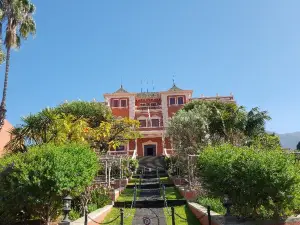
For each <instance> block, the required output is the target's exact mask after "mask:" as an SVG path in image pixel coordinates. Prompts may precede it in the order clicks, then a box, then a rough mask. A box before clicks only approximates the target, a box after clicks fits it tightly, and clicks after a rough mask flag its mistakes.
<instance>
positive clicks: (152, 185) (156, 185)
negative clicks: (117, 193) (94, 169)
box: [126, 182, 175, 189]
mask: <svg viewBox="0 0 300 225" xmlns="http://www.w3.org/2000/svg"><path fill="white" fill-rule="evenodd" d="M136 185H137V187H139V186H140V185H139V183H138V182H137V184H136ZM164 185H165V187H174V186H175V185H174V184H164ZM134 187H135V185H134V184H128V185H127V186H126V188H129V189H132V188H134ZM160 187H161V185H159V184H142V185H141V189H154V188H160Z"/></svg>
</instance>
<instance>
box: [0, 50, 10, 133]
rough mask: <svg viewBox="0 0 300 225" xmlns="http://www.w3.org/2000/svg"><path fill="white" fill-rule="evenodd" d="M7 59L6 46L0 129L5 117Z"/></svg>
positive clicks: (8, 56)
mask: <svg viewBox="0 0 300 225" xmlns="http://www.w3.org/2000/svg"><path fill="white" fill-rule="evenodd" d="M9 60H10V47H8V48H7V50H6V63H5V64H6V65H5V76H4V85H3V94H2V101H1V105H0V131H1V129H2V127H3V125H4V119H5V117H6V93H7V84H8V73H9Z"/></svg>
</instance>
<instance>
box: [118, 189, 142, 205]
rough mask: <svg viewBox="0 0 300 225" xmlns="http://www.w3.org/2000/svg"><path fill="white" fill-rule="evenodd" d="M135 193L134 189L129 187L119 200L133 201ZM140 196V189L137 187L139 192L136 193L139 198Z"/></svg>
mask: <svg viewBox="0 0 300 225" xmlns="http://www.w3.org/2000/svg"><path fill="white" fill-rule="evenodd" d="M133 193H134V189H133V188H132V189H129V188H126V189H125V190H124V191H123V192H122V193H121V195H120V196H119V198H118V199H117V202H125V201H132V200H133ZM139 196H140V190H138V189H137V194H136V198H137V199H138V198H139Z"/></svg>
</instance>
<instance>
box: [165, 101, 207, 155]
mask: <svg viewBox="0 0 300 225" xmlns="http://www.w3.org/2000/svg"><path fill="white" fill-rule="evenodd" d="M208 112H209V111H208V108H207V107H206V105H204V104H201V105H197V106H195V107H194V108H193V109H191V110H189V111H184V110H180V111H179V112H177V113H176V114H175V116H174V117H172V118H171V119H170V121H169V124H168V130H167V133H168V136H170V137H171V138H172V141H173V144H174V145H175V146H176V150H178V151H179V152H180V153H182V154H185V155H186V154H194V153H195V151H197V149H199V148H201V147H203V146H206V145H207V144H208V143H209V123H208V119H207V114H208Z"/></svg>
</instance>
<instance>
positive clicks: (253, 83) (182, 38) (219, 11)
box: [0, 0, 300, 133]
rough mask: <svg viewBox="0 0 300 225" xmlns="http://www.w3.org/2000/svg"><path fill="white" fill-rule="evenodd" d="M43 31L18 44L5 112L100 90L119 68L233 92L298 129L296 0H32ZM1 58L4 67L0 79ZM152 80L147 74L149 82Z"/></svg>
mask: <svg viewBox="0 0 300 225" xmlns="http://www.w3.org/2000/svg"><path fill="white" fill-rule="evenodd" d="M32 1H33V2H34V3H35V5H36V7H37V12H36V14H35V20H36V23H37V35H36V37H35V38H34V39H32V38H29V39H28V40H27V41H25V42H23V45H22V47H21V49H20V50H18V51H16V52H13V53H12V56H11V57H12V60H11V73H10V77H9V89H8V104H7V107H8V115H7V116H8V119H9V120H10V121H11V122H12V123H13V124H17V123H19V122H20V119H19V118H20V116H25V115H28V114H29V113H30V112H37V111H39V110H40V109H42V108H44V107H46V106H55V105H57V104H59V103H61V102H63V101H64V100H66V99H68V100H74V99H78V98H80V99H82V100H92V99H93V98H96V99H97V100H103V97H102V94H103V93H105V92H113V91H115V90H116V89H117V88H118V87H119V85H120V80H121V77H122V78H123V83H124V86H125V87H126V89H127V90H129V91H135V92H138V91H139V90H140V86H141V85H140V80H141V79H143V80H144V81H145V80H147V79H148V80H149V83H151V81H152V80H154V82H155V90H166V89H168V88H170V87H171V85H172V75H173V74H174V73H175V75H176V83H177V85H178V86H179V87H181V88H184V89H193V90H194V96H200V94H202V93H203V94H204V95H206V96H210V95H216V93H219V94H220V95H229V93H230V92H233V94H234V95H235V97H236V100H237V102H238V103H239V104H241V105H245V106H246V107H247V108H249V109H250V108H251V107H254V106H258V107H260V108H261V109H264V110H268V111H269V112H270V115H271V116H272V118H273V120H272V121H271V122H269V123H268V124H267V128H268V129H269V130H272V131H276V132H279V133H283V132H293V131H299V130H300V119H299V117H300V104H299V97H300V94H299V83H300V13H299V9H300V1H299V0H289V1H282V0H251V1H241V0H227V1H223V0H209V1H202V0H201V1H200V0H190V1H179V0H164V1H160V0H151V1H150V0H149V1H138V0H135V1H130V0H126V1H124V0H119V1H117V0H116V1H102V0H101V1H100V0H88V1H74V0H64V1H62V0H52V1H38V0H32ZM3 70H4V66H1V68H0V74H2V75H1V80H0V81H1V89H2V80H3V72H4V71H3ZM149 89H151V84H149Z"/></svg>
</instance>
